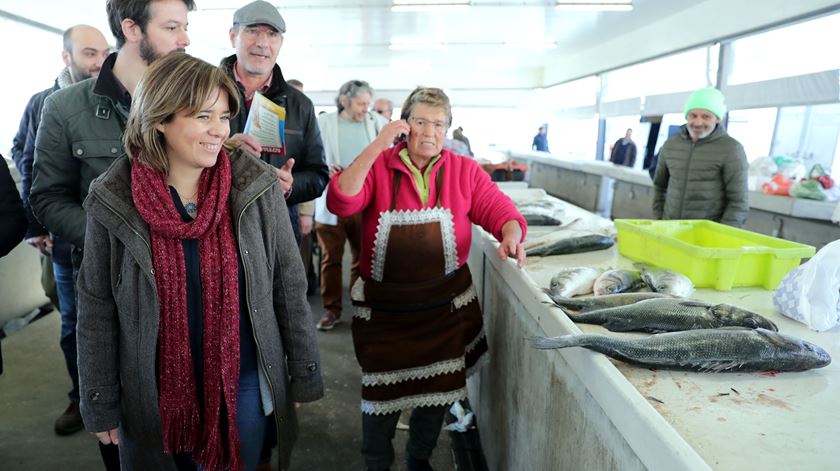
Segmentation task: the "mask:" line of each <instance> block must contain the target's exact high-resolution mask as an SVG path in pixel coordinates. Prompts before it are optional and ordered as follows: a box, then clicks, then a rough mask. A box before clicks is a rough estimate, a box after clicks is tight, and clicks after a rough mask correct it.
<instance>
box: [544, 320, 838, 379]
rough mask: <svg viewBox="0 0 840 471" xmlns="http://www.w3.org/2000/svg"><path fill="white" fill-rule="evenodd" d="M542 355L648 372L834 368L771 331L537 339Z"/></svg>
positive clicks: (806, 346)
mask: <svg viewBox="0 0 840 471" xmlns="http://www.w3.org/2000/svg"><path fill="white" fill-rule="evenodd" d="M531 343H532V346H533V347H534V348H538V349H543V350H545V349H554V348H567V347H584V348H588V349H590V350H595V351H596V352H600V353H603V354H604V355H607V356H610V357H613V358H616V359H618V360H621V361H624V362H627V363H631V364H634V365H639V366H643V367H647V368H673V369H686V370H697V371H709V372H715V373H720V372H729V371H771V370H775V371H805V370H809V369H812V368H822V367H823V366H826V365H828V364H829V363H831V357H830V356H829V355H828V353H827V352H826V351H825V350H823V349H822V348H820V347H819V346H817V345H814V344H812V343H810V342H806V341H804V340H800V339H797V338H795V337H791V336H788V335H784V334H780V333H778V332H773V331H770V330H766V329H760V328H759V329H744V328H740V327H726V328H722V329H701V330H687V331H684V332H668V333H666V334H655V335H650V336H647V337H643V338H639V337H634V338H617V337H610V336H608V335H600V334H582V335H563V336H560V337H535V338H533V339H532V340H531Z"/></svg>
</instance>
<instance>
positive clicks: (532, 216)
mask: <svg viewBox="0 0 840 471" xmlns="http://www.w3.org/2000/svg"><path fill="white" fill-rule="evenodd" d="M521 214H522V217H523V218H525V222H527V223H528V225H529V226H559V225H561V224H563V221H561V220H559V219H557V218H556V217H554V216H552V215H549V214H542V213H521Z"/></svg>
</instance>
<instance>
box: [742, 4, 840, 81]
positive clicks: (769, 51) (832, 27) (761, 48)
mask: <svg viewBox="0 0 840 471" xmlns="http://www.w3.org/2000/svg"><path fill="white" fill-rule="evenodd" d="M837 44H840V14H834V15H831V16H826V17H823V18H817V19H815V20H811V21H805V22H802V23H799V24H796V25H793V26H787V27H784V28H779V29H776V30H773V31H768V32H766V33H761V34H756V35H753V36H749V37H746V38H743V39H738V40H736V41H733V43H732V49H731V50H732V54H733V57H732V62H731V63H732V71H731V73H730V75H729V78H728V80H727V83H728V84H730V85H737V84H741V83H750V82H759V81H762V80H770V79H776V78H782V77H793V76H796V75H803V74H809V73H814V72H821V71H824V70H830V69H840V54H837V52H836V45H837Z"/></svg>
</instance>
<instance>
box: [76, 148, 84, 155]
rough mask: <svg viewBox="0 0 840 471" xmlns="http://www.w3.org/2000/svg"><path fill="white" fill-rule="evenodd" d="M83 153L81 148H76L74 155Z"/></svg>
mask: <svg viewBox="0 0 840 471" xmlns="http://www.w3.org/2000/svg"><path fill="white" fill-rule="evenodd" d="M84 153H85V151H83V150H82V149H76V155H82V154H84Z"/></svg>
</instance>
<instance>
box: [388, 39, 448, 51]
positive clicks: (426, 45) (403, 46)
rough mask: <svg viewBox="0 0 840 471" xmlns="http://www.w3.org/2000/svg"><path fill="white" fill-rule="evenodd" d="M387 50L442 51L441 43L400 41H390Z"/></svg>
mask: <svg viewBox="0 0 840 471" xmlns="http://www.w3.org/2000/svg"><path fill="white" fill-rule="evenodd" d="M388 49H391V50H392V51H411V50H423V49H443V42H442V41H402V40H391V42H390V43H389V44H388Z"/></svg>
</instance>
